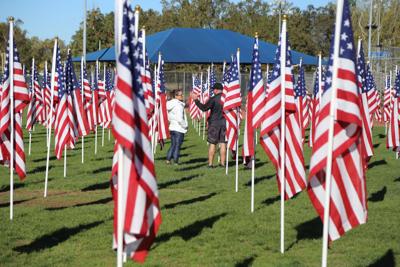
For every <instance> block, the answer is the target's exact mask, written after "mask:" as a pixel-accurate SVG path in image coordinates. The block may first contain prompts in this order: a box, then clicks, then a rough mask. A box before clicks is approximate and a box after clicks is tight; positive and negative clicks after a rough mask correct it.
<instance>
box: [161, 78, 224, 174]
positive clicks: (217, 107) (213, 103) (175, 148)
mask: <svg viewBox="0 0 400 267" xmlns="http://www.w3.org/2000/svg"><path fill="white" fill-rule="evenodd" d="M222 89H223V86H222V84H221V83H215V84H214V86H213V93H214V96H213V97H211V98H210V99H209V100H208V101H207V102H206V103H204V104H203V103H201V102H200V101H199V100H198V98H199V96H198V95H196V94H193V93H192V94H191V97H192V99H193V100H194V102H195V104H196V105H197V107H198V108H199V109H200V110H201V111H203V112H206V111H210V115H209V117H208V119H207V123H208V132H207V141H208V143H209V147H208V167H209V168H213V167H214V165H213V162H214V156H215V152H216V149H217V145H219V151H220V166H225V160H226V141H225V132H226V120H225V117H224V116H223V106H222V103H221V94H222ZM167 111H168V120H169V131H170V134H171V147H170V148H169V150H168V152H167V164H170V163H171V160H172V159H173V160H174V163H175V164H179V154H180V149H181V145H182V143H183V139H184V135H185V133H186V132H187V129H188V123H187V118H186V113H185V103H184V102H183V92H182V90H176V91H174V99H172V100H170V101H168V102H167Z"/></svg>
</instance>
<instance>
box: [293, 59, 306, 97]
mask: <svg viewBox="0 0 400 267" xmlns="http://www.w3.org/2000/svg"><path fill="white" fill-rule="evenodd" d="M294 93H295V97H296V98H297V97H300V96H302V97H305V96H306V95H307V90H306V80H305V78H304V68H303V66H302V65H300V71H299V77H298V78H297V86H296V87H295V88H294Z"/></svg>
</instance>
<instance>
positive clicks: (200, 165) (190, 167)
mask: <svg viewBox="0 0 400 267" xmlns="http://www.w3.org/2000/svg"><path fill="white" fill-rule="evenodd" d="M206 165H207V162H205V163H200V164H196V165H193V166H189V167H184V168H179V169H178V170H179V171H190V170H195V169H199V168H201V167H203V166H206Z"/></svg>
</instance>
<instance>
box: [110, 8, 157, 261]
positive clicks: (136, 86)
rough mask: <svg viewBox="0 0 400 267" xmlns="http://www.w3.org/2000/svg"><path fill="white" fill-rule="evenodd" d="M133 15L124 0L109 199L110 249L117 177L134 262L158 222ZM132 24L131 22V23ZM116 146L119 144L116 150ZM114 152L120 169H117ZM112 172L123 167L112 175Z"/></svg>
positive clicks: (126, 243)
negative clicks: (112, 209) (112, 210)
mask: <svg viewBox="0 0 400 267" xmlns="http://www.w3.org/2000/svg"><path fill="white" fill-rule="evenodd" d="M134 23H135V21H134V14H133V11H132V9H131V8H130V7H129V6H128V4H127V1H124V6H123V17H122V36H121V37H122V42H121V52H120V54H119V55H118V56H117V59H118V60H117V62H116V64H117V73H118V77H117V87H116V92H115V108H114V112H113V119H112V127H113V134H114V136H115V139H116V146H115V147H116V149H115V153H114V161H113V169H112V180H111V189H112V195H113V199H114V234H113V237H114V238H113V239H114V248H116V244H117V225H118V222H117V218H118V203H117V195H118V193H121V192H118V188H117V185H118V176H120V177H123V185H124V191H123V192H127V194H124V196H123V199H124V200H125V201H126V202H125V205H124V206H125V211H124V215H125V216H124V217H125V221H124V227H123V233H124V235H123V236H124V241H123V244H124V250H125V252H126V254H127V255H128V256H129V257H131V258H132V259H133V260H135V261H139V262H143V261H144V260H145V258H146V256H147V253H148V250H149V249H150V247H151V245H152V243H153V241H154V238H155V236H156V234H157V232H158V229H159V227H160V224H161V213H160V205H159V200H158V189H157V181H156V177H155V169H154V159H153V155H152V152H151V143H150V139H149V128H148V124H147V113H146V106H145V102H144V101H145V100H144V92H143V86H142V80H141V78H140V72H139V68H140V64H142V63H140V59H139V57H138V53H137V39H136V38H137V37H136V36H134V29H135V27H134ZM131 26H133V27H131ZM118 149H121V151H119V150H118ZM118 153H122V159H123V162H122V165H123V169H122V170H118ZM118 172H123V173H122V174H120V175H118Z"/></svg>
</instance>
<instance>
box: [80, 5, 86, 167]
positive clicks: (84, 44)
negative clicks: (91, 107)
mask: <svg viewBox="0 0 400 267" xmlns="http://www.w3.org/2000/svg"><path fill="white" fill-rule="evenodd" d="M86 10H87V0H83V12H84V13H83V45H82V50H83V51H82V59H81V90H82V91H81V95H82V103H84V102H85V100H84V99H85V93H84V85H83V66H84V64H86V13H87V11H86ZM83 112H86V111H85V107H83ZM84 161H85V137H84V136H83V135H82V163H84Z"/></svg>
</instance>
